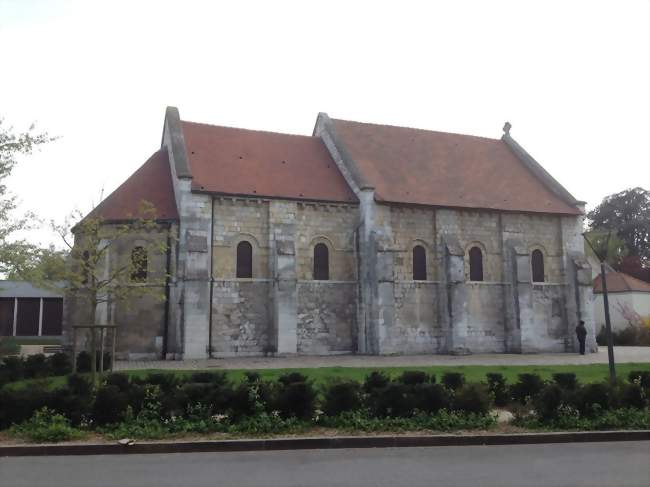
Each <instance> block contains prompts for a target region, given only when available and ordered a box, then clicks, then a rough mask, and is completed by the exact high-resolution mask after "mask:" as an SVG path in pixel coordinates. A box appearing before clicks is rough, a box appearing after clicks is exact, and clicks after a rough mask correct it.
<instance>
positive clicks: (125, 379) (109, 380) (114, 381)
mask: <svg viewBox="0 0 650 487" xmlns="http://www.w3.org/2000/svg"><path fill="white" fill-rule="evenodd" d="M106 385H107V386H115V387H117V388H118V389H119V390H120V391H121V392H127V391H128V390H129V387H130V385H131V384H130V383H129V376H128V375H126V374H123V373H119V372H113V373H111V374H108V375H107V376H106Z"/></svg>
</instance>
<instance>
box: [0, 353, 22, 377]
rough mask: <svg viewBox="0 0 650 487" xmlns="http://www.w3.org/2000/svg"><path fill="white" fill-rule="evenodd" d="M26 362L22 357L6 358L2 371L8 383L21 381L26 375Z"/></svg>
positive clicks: (0, 368) (3, 361)
mask: <svg viewBox="0 0 650 487" xmlns="http://www.w3.org/2000/svg"><path fill="white" fill-rule="evenodd" d="M24 365H25V364H24V361H23V359H22V357H5V358H4V359H3V360H2V366H1V367H0V371H1V372H2V374H3V375H4V376H5V379H6V381H7V382H15V381H17V380H21V379H22V378H23V377H24V376H25V375H24V374H25V368H24Z"/></svg>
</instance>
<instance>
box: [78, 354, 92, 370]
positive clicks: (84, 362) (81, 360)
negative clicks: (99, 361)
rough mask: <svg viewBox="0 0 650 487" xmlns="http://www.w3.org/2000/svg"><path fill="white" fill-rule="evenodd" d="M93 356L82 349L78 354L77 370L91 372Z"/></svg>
mask: <svg viewBox="0 0 650 487" xmlns="http://www.w3.org/2000/svg"><path fill="white" fill-rule="evenodd" d="M91 360H92V359H91V357H90V354H89V353H88V352H86V351H85V350H82V351H81V352H79V353H78V354H77V372H79V373H80V374H83V373H87V372H90V364H91Z"/></svg>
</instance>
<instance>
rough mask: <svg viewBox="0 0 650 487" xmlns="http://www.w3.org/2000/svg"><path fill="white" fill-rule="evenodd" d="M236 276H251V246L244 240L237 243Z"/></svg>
mask: <svg viewBox="0 0 650 487" xmlns="http://www.w3.org/2000/svg"><path fill="white" fill-rule="evenodd" d="M237 277H242V278H251V277H253V246H252V245H251V244H250V243H249V242H246V241H243V242H239V244H238V245H237Z"/></svg>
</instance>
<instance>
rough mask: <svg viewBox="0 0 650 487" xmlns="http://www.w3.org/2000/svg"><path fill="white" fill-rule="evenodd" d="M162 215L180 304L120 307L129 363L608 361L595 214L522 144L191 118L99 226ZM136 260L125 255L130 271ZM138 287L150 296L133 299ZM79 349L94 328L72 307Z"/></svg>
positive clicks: (171, 291)
mask: <svg viewBox="0 0 650 487" xmlns="http://www.w3.org/2000/svg"><path fill="white" fill-rule="evenodd" d="M142 200H146V201H148V202H150V203H152V204H153V205H154V206H155V208H156V210H157V222H158V224H159V228H160V231H159V232H158V233H156V234H155V235H153V236H151V235H150V236H137V238H136V237H134V239H132V240H129V239H126V240H125V242H123V244H122V245H121V246H120V247H119V248H121V249H122V250H121V252H123V253H124V256H129V255H132V252H133V247H134V246H137V239H138V238H161V239H166V240H167V241H168V242H169V243H170V245H169V248H168V251H167V252H166V255H152V256H149V258H148V260H147V261H146V262H147V264H146V265H147V269H146V272H145V274H144V275H145V279H146V276H147V275H149V276H155V275H158V276H160V275H165V276H168V277H167V278H166V279H165V280H163V281H160V280H159V281H158V282H164V284H158V285H160V286H162V287H164V289H163V290H162V291H164V293H161V294H164V296H165V299H164V300H156V299H152V298H139V299H138V300H136V301H137V302H131V303H119V302H118V303H112V304H111V305H110V306H107V307H106V309H104V310H103V311H101V313H98V314H100V315H101V316H98V317H97V319H98V320H100V321H103V322H107V323H113V324H117V325H118V330H119V333H118V341H117V346H118V352H119V354H120V355H121V356H122V357H126V358H132V359H135V358H138V359H142V358H160V357H164V358H168V359H183V358H205V357H229V356H254V355H263V354H327V355H333V354H349V353H360V354H449V353H452V354H464V353H500V352H509V353H535V352H574V351H576V350H577V342H576V339H575V332H574V330H575V326H576V325H577V323H578V321H579V320H583V321H585V322H586V326H587V329H588V338H587V339H588V342H587V350H591V351H595V350H596V342H595V333H594V324H593V323H594V319H593V312H592V308H591V269H590V267H589V265H588V264H587V262H586V259H585V256H584V243H583V238H582V235H581V232H582V229H583V215H584V206H583V202H581V201H578V200H576V199H575V198H574V197H573V196H572V195H571V194H570V193H569V192H568V191H567V190H566V189H564V188H563V187H562V186H561V185H560V184H559V183H558V182H557V181H556V180H555V179H553V177H552V176H551V175H550V174H549V173H547V172H546V171H545V170H544V168H543V167H542V166H541V165H540V164H539V163H537V162H536V161H535V160H534V159H533V158H532V157H531V156H530V155H529V154H528V153H527V152H526V151H525V150H524V149H523V148H522V147H521V146H520V145H519V144H518V143H517V142H516V141H515V140H514V139H513V138H512V137H511V135H510V124H506V125H505V127H504V133H503V136H502V137H501V138H500V139H490V138H483V137H475V136H468V135H458V134H450V133H443V132H432V131H428V130H419V129H413V128H404V127H395V126H389V125H375V124H369V123H359V122H352V121H346V120H337V119H332V118H330V117H329V116H328V115H327V114H325V113H320V114H319V115H318V118H317V120H316V125H315V127H314V131H313V135H312V136H302V135H288V134H281V133H274V132H263V131H256V130H245V129H239V128H230V127H221V126H214V125H206V124H203V123H194V122H188V121H185V120H182V119H181V118H180V115H179V112H178V110H177V109H176V108H173V107H169V108H167V111H166V116H165V121H164V128H163V136H162V143H161V147H160V149H159V150H158V151H156V152H155V153H154V154H153V155H152V156H151V157H150V158H149V160H148V161H146V162H145V163H144V165H143V166H142V167H140V168H139V169H138V170H137V171H136V172H135V173H134V174H133V175H132V176H131V177H130V178H129V179H128V180H127V181H126V182H124V184H123V185H122V186H120V187H119V188H118V189H117V190H116V191H115V192H113V193H112V194H111V195H110V196H109V197H108V198H106V199H105V200H104V201H103V202H102V203H101V204H100V205H99V206H98V207H97V208H96V209H95V210H93V212H94V213H95V214H96V215H99V216H101V217H102V218H103V219H104V220H105V222H106V224H111V223H115V222H120V221H125V220H128V219H129V218H130V216H129V215H132V214H133V212H134V211H135V209H136V207H137V205H138V203H139V202H140V201H142ZM124 256H123V257H124ZM134 285H135V284H134ZM64 314H65V319H64V321H65V323H64V334H66V333H67V335H68V336H69V334H70V325H71V324H74V323H75V322H76V321H79V320H80V318H79V316H80V313H79V310H78V309H76V305H75V302H74V300H73V299H68V301H67V304H66V306H65V312H64Z"/></svg>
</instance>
